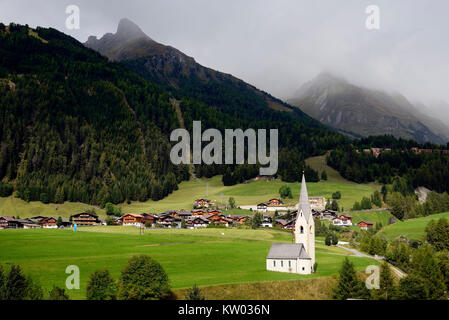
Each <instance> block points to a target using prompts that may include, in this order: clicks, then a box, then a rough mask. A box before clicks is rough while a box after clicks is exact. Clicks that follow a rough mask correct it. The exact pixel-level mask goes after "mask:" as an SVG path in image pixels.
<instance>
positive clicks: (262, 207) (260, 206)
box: [257, 202, 267, 212]
mask: <svg viewBox="0 0 449 320" xmlns="http://www.w3.org/2000/svg"><path fill="white" fill-rule="evenodd" d="M257 211H259V212H267V204H266V203H265V202H262V203H259V204H258V205H257Z"/></svg>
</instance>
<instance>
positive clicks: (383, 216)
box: [348, 210, 393, 227]
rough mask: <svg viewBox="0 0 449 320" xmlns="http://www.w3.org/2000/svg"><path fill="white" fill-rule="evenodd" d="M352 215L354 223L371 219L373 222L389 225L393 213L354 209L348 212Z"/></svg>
mask: <svg viewBox="0 0 449 320" xmlns="http://www.w3.org/2000/svg"><path fill="white" fill-rule="evenodd" d="M348 215H350V216H351V217H352V222H353V223H356V224H357V223H359V222H360V221H369V222H372V223H379V222H380V223H382V226H384V227H385V226H388V224H389V222H390V218H393V215H392V214H391V213H390V212H389V211H386V210H385V211H354V212H351V213H348Z"/></svg>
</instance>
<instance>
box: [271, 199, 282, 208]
mask: <svg viewBox="0 0 449 320" xmlns="http://www.w3.org/2000/svg"><path fill="white" fill-rule="evenodd" d="M283 205H284V202H282V200H281V199H270V200H268V203H267V206H268V207H278V206H283Z"/></svg>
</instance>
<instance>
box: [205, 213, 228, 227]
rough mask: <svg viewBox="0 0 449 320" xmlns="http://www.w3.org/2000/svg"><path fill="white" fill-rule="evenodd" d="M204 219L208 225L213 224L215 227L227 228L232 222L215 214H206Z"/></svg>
mask: <svg viewBox="0 0 449 320" xmlns="http://www.w3.org/2000/svg"><path fill="white" fill-rule="evenodd" d="M204 218H206V219H207V220H208V221H209V222H210V223H213V224H215V225H223V226H226V227H229V226H230V225H231V224H232V220H231V219H227V218H226V217H225V216H224V215H222V214H216V213H213V214H208V215H205V216H204Z"/></svg>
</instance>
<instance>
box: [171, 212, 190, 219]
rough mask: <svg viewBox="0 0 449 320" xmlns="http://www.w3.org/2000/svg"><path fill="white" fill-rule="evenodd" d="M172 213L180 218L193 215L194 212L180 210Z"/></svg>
mask: <svg viewBox="0 0 449 320" xmlns="http://www.w3.org/2000/svg"><path fill="white" fill-rule="evenodd" d="M172 215H173V216H174V217H179V218H184V219H185V218H188V217H191V216H192V212H191V211H185V210H178V211H174V212H173V213H172Z"/></svg>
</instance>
